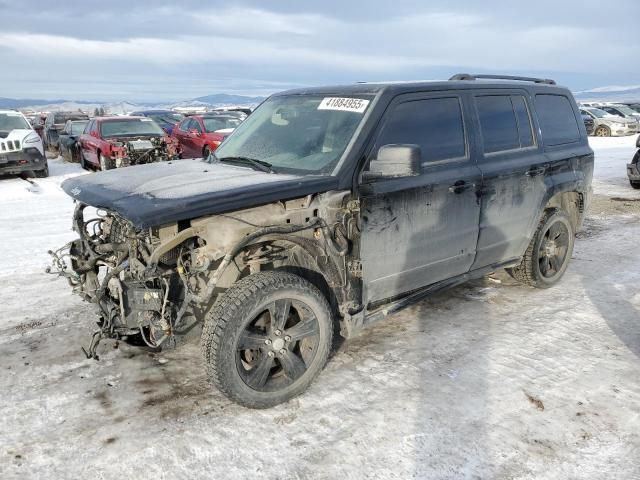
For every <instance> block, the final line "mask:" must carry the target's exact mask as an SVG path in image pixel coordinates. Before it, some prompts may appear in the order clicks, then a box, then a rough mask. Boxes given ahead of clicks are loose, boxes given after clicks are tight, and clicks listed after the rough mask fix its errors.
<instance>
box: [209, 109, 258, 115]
mask: <svg viewBox="0 0 640 480" xmlns="http://www.w3.org/2000/svg"><path fill="white" fill-rule="evenodd" d="M212 111H213V112H223V113H229V112H239V113H244V115H245V116H249V115H251V112H252V111H253V110H251V109H250V108H248V107H216V108H214V109H213V110H212Z"/></svg>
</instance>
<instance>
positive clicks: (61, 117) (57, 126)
mask: <svg viewBox="0 0 640 480" xmlns="http://www.w3.org/2000/svg"><path fill="white" fill-rule="evenodd" d="M88 119H89V115H87V114H86V113H80V112H51V113H49V114H48V115H47V118H46V120H45V121H44V131H43V141H44V146H45V149H47V150H51V149H57V148H58V134H59V133H60V130H62V129H63V128H64V126H65V124H66V123H67V121H68V120H88Z"/></svg>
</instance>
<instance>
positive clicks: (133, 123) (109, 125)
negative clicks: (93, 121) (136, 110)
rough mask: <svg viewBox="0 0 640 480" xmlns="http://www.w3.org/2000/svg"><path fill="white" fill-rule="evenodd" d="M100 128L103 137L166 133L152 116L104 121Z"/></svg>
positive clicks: (159, 134) (160, 134)
mask: <svg viewBox="0 0 640 480" xmlns="http://www.w3.org/2000/svg"><path fill="white" fill-rule="evenodd" d="M100 130H101V133H102V136H103V138H109V137H127V136H131V137H137V136H162V135H164V130H162V129H161V128H160V127H159V126H158V124H157V123H156V122H154V121H153V120H151V119H150V118H136V119H131V120H109V121H108V122H102V125H101V128H100Z"/></svg>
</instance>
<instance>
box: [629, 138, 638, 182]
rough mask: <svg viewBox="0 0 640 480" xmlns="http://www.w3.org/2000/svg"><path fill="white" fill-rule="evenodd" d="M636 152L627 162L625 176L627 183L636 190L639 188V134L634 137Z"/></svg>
mask: <svg viewBox="0 0 640 480" xmlns="http://www.w3.org/2000/svg"><path fill="white" fill-rule="evenodd" d="M636 149H637V150H636V153H635V155H634V156H633V158H632V159H631V163H628V164H627V177H628V178H629V183H630V184H631V186H632V187H633V188H635V189H636V190H638V189H640V136H638V138H637V139H636Z"/></svg>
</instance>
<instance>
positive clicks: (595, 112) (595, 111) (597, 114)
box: [587, 108, 615, 118]
mask: <svg viewBox="0 0 640 480" xmlns="http://www.w3.org/2000/svg"><path fill="white" fill-rule="evenodd" d="M587 112H589V113H591V114H592V115H593V116H594V117H597V118H603V117H614V116H615V115H611V114H610V113H607V112H605V111H604V110H600V109H599V108H587Z"/></svg>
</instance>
